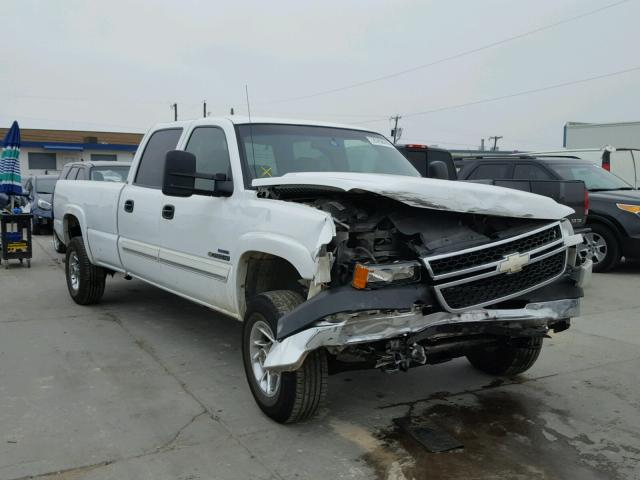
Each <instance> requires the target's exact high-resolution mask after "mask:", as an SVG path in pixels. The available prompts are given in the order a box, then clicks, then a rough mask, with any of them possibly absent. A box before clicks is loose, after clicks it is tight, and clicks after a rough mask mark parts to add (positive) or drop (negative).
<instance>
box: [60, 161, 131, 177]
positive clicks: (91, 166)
mask: <svg viewBox="0 0 640 480" xmlns="http://www.w3.org/2000/svg"><path fill="white" fill-rule="evenodd" d="M130 168H131V162H114V161H95V162H93V161H92V162H72V163H67V164H66V165H65V166H64V168H63V169H62V172H61V173H60V179H61V180H94V181H99V182H124V181H126V180H127V175H129V169H130Z"/></svg>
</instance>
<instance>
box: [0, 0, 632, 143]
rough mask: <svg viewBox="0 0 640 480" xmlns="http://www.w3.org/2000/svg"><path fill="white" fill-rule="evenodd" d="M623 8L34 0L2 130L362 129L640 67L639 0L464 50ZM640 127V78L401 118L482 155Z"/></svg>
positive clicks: (456, 0)
mask: <svg viewBox="0 0 640 480" xmlns="http://www.w3.org/2000/svg"><path fill="white" fill-rule="evenodd" d="M614 3H617V0H565V1H558V0H530V1H525V0H517V1H516V0H484V1H482V2H480V1H476V0H449V1H444V0H441V1H426V0H422V1H418V0H415V1H381V0H367V1H347V0H341V1H333V0H324V1H321V2H320V1H317V2H311V1H300V0H288V1H270V2H265V1H258V0H255V1H239V0H235V1H233V2H228V1H225V2H221V1H218V2H216V1H195V0H180V1H178V0H174V1H170V2H169V1H159V0H154V1H151V0H149V1H138V0H127V1H122V0H109V1H84V0H82V1H72V0H59V1H55V2H50V1H44V0H43V1H30V0H3V2H2V8H1V9H0V20H2V21H1V23H0V25H1V26H2V43H3V44H4V47H0V126H8V125H9V123H10V121H11V120H13V119H17V120H18V121H19V122H20V124H21V126H22V127H23V128H72V129H73V128H77V129H90V130H115V131H139V132H143V131H145V130H147V129H148V128H149V127H150V126H151V125H152V124H153V123H156V122H160V121H168V120H171V119H172V118H173V117H172V112H171V110H170V107H169V105H170V104H171V103H173V102H177V103H178V109H179V117H180V119H187V118H195V117H198V116H201V115H202V100H204V99H206V100H207V102H208V110H209V111H210V112H211V114H212V115H222V114H227V113H228V112H229V108H230V106H231V105H233V106H235V109H236V112H238V113H243V114H244V113H246V102H245V94H244V85H245V84H247V85H248V88H249V95H250V99H251V106H252V112H251V113H252V115H256V116H257V115H269V116H286V117H294V118H312V119H323V120H329V121H337V122H340V123H360V122H366V123H365V125H367V126H368V127H370V128H371V129H374V130H377V131H380V132H382V133H384V134H386V135H388V134H389V120H388V117H390V116H391V115H393V114H396V113H399V114H400V115H403V114H405V115H406V114H411V113H415V112H424V111H429V110H435V109H440V108H443V107H449V106H453V105H459V104H463V103H469V102H475V101H479V100H484V99H491V98H495V97H500V96H505V95H510V94H513V93H518V92H523V91H528V90H533V89H538V88H542V87H547V86H551V85H557V84H561V83H564V82H571V81H574V80H581V79H584V78H590V77H594V76H598V75H602V74H606V73H610V72H616V71H620V70H625V69H629V68H633V67H640V56H639V55H638V45H640V0H630V1H627V2H625V3H622V4H621V5H618V6H615V7H612V8H609V9H606V10H603V11H601V12H599V13H596V14H594V15H590V16H587V17H584V18H581V19H578V20H575V21H572V22H569V23H565V24H562V25H559V26H557V27H554V28H552V29H547V30H543V31H541V32H539V33H536V34H532V35H529V36H526V37H524V38H521V39H517V40H514V41H510V42H506V43H504V44H501V45H499V46H496V47H494V48H489V49H485V50H482V51H480V52H477V53H474V54H470V55H466V56H463V57H460V58H457V59H454V60H451V61H446V62H442V63H439V64H437V65H434V66H431V67H428V68H422V69H419V70H416V71H413V72H411V73H407V74H405V75H401V76H397V77H393V78H389V79H387V80H383V81H378V82H372V83H369V84H366V85H364V86H360V87H357V88H351V89H345V90H341V91H339V92H336V93H332V94H327V95H319V96H315V97H311V98H306V99H294V100H289V101H282V100H287V99H291V98H296V97H301V96H308V95H313V94H315V93H317V92H323V91H326V90H331V89H334V88H340V87H343V86H347V85H351V84H354V83H358V82H363V81H367V80H370V79H374V78H378V77H381V76H385V75H388V74H392V73H395V72H399V71H402V70H407V69H411V68H413V67H416V66H419V65H424V64H427V63H429V62H432V61H435V60H439V59H442V58H445V57H448V56H452V55H456V54H458V53H460V52H465V51H468V50H471V49H474V48H478V47H481V46H483V45H487V44H491V43H492V42H496V41H499V40H502V39H505V38H508V37H512V36H515V35H518V34H520V33H524V32H527V31H531V30H534V29H537V28H539V27H544V26H546V25H549V24H552V23H555V22H558V21H561V20H563V19H566V18H570V17H575V16H577V15H581V14H583V13H586V12H589V11H593V10H596V9H598V8H600V7H603V6H606V5H610V4H614ZM633 120H640V70H636V71H633V72H630V73H627V74H624V75H617V76H612V77H608V78H605V79H600V80H595V81H590V82H585V83H580V84H575V85H571V86H567V87H564V88H557V89H552V90H547V91H543V92H539V93H533V94H529V95H522V96H517V97H512V98H507V99H503V100H498V101H493V102H486V103H480V104H477V105H471V106H467V107H461V108H456V109H451V110H441V111H436V112H431V113H427V114H423V115H413V116H406V117H405V118H403V119H402V120H401V121H400V124H401V126H402V127H403V128H404V137H403V141H408V142H422V143H428V144H439V145H441V146H449V147H453V148H472V147H475V146H477V145H478V144H479V142H480V138H481V137H485V138H486V137H489V136H491V135H502V136H504V139H503V140H501V142H500V146H501V147H503V148H517V149H521V150H524V149H543V148H554V147H559V146H561V145H562V127H563V125H564V123H565V122H566V121H584V122H616V121H633Z"/></svg>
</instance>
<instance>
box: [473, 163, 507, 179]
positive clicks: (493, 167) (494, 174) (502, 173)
mask: <svg viewBox="0 0 640 480" xmlns="http://www.w3.org/2000/svg"><path fill="white" fill-rule="evenodd" d="M469 178H470V179H473V180H511V164H508V163H485V164H481V165H479V166H478V167H476V169H475V170H474V171H473V172H472V173H471V175H470V176H469Z"/></svg>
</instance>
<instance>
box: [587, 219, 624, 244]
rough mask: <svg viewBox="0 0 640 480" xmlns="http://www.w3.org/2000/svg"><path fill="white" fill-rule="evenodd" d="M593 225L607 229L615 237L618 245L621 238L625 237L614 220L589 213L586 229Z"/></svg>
mask: <svg viewBox="0 0 640 480" xmlns="http://www.w3.org/2000/svg"><path fill="white" fill-rule="evenodd" d="M594 223H599V224H601V225H604V226H606V227H609V228H610V229H611V230H612V231H613V234H614V235H615V236H616V240H618V243H621V242H622V238H623V237H624V236H626V233H625V231H624V229H623V228H622V225H620V223H619V222H618V221H617V220H616V219H615V218H610V217H608V216H604V215H600V214H597V213H595V214H592V213H591V212H589V216H588V217H587V224H586V227H587V228H589V225H590V224H594Z"/></svg>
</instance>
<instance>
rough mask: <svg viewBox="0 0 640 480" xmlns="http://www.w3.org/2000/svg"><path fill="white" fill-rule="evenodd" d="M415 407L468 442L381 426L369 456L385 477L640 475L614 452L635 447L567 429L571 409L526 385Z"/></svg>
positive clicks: (418, 418)
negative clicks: (453, 443)
mask: <svg viewBox="0 0 640 480" xmlns="http://www.w3.org/2000/svg"><path fill="white" fill-rule="evenodd" d="M410 414H411V417H412V420H413V422H414V424H418V425H424V426H426V427H427V428H429V429H433V430H436V431H437V430H440V431H442V432H443V433H446V434H449V435H451V436H453V437H454V438H455V439H457V440H459V441H460V443H462V444H463V445H464V448H463V449H458V450H453V451H450V452H444V453H430V452H428V451H427V450H426V449H425V448H424V447H423V446H422V445H421V444H419V443H418V442H417V441H416V440H415V439H413V438H412V437H411V436H410V435H408V434H406V433H405V432H404V431H402V430H400V429H398V428H390V429H388V430H384V431H380V432H378V433H377V434H376V435H374V437H375V441H372V440H368V441H367V443H368V445H366V446H368V447H369V448H367V450H368V453H366V454H365V455H364V457H363V460H365V461H366V462H367V463H368V464H369V465H370V466H371V467H372V468H373V469H374V470H375V472H376V473H377V477H378V478H380V479H385V480H391V479H393V480H401V479H406V480H410V479H438V480H441V479H442V480H448V479H460V478H464V479H465V480H471V479H509V480H511V479H523V480H524V479H527V480H531V479H536V480H537V479H540V480H543V479H544V480H547V479H548V480H556V479H557V480H565V479H579V480H614V479H615V480H618V479H620V480H622V479H624V480H631V479H635V478H640V477H637V476H634V475H637V473H634V472H633V467H632V466H631V465H627V466H629V468H625V463H624V462H617V461H616V460H615V458H616V457H615V456H614V457H612V456H611V455H608V454H611V453H620V452H622V453H625V452H626V453H627V454H629V455H635V456H636V457H637V456H638V455H637V454H638V452H639V450H637V449H636V448H635V447H633V446H630V445H622V444H618V445H615V444H613V443H611V442H609V443H608V444H605V445H603V444H596V442H594V441H593V440H591V439H590V438H589V437H587V436H586V435H584V434H579V435H572V434H569V433H567V432H566V431H565V432H564V433H562V432H563V430H564V429H563V428H562V427H561V425H562V424H563V422H568V423H569V424H570V423H571V422H572V420H571V418H570V412H569V411H565V410H562V409H560V408H550V407H549V405H546V404H544V403H542V402H540V401H539V399H536V398H532V397H527V396H525V395H522V394H520V393H514V392H509V391H481V392H477V393H469V394H463V395H459V396H455V397H450V398H448V399H438V400H435V401H434V400H429V401H428V402H427V403H426V405H425V404H424V403H422V404H416V405H412V406H411V408H410ZM554 424H557V428H556V427H554ZM626 458H633V457H628V456H627V457H626Z"/></svg>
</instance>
